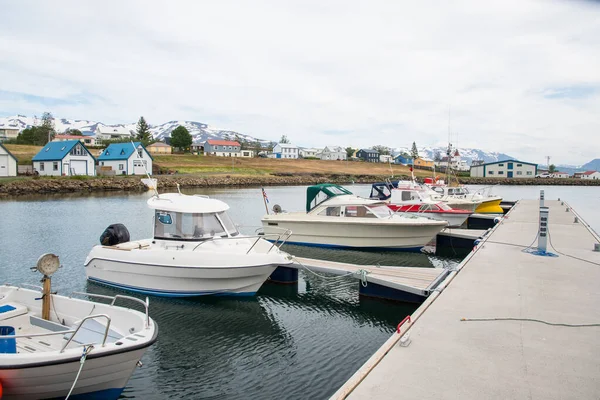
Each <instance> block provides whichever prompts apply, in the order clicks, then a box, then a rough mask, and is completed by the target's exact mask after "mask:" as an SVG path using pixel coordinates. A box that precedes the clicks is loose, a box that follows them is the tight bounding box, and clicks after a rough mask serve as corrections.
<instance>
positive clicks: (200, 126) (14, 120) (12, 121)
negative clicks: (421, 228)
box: [0, 115, 600, 174]
mask: <svg viewBox="0 0 600 400" xmlns="http://www.w3.org/2000/svg"><path fill="white" fill-rule="evenodd" d="M40 123H41V119H40V118H37V119H36V118H35V117H26V116H24V115H16V116H13V117H0V129H1V128H4V127H16V128H18V129H19V130H23V129H25V128H27V127H29V126H35V125H39V124H40ZM179 125H183V126H185V127H186V128H187V130H188V131H189V132H190V134H191V135H192V137H193V140H194V143H203V142H205V141H206V140H208V139H225V138H230V139H232V140H234V139H235V138H236V136H237V138H239V140H247V141H249V142H256V141H259V142H261V143H262V144H263V145H266V144H274V143H276V141H273V140H268V139H259V138H256V137H254V136H250V135H245V134H242V133H239V132H235V131H230V130H221V129H216V128H211V127H210V126H209V125H208V124H204V123H202V122H196V121H169V122H165V123H164V124H160V125H150V132H151V133H152V136H153V137H154V139H156V140H163V141H164V140H168V138H170V137H171V132H172V131H173V129H175V128H177V127H178V126H179ZM136 126H137V122H134V123H130V124H117V125H107V124H103V123H102V122H95V121H88V120H79V119H65V118H56V119H54V128H55V130H56V131H57V132H59V133H63V132H65V131H66V130H68V129H78V130H80V131H81V132H82V133H83V134H84V135H94V134H95V133H96V131H97V130H98V128H99V127H106V128H111V127H112V128H121V129H126V130H128V131H129V132H131V133H132V134H134V133H135V130H136ZM338 145H340V146H342V147H346V146H345V144H344V143H339V144H338ZM393 150H394V151H395V152H406V153H410V148H403V147H401V148H397V149H393ZM437 152H439V153H440V154H441V155H442V156H444V155H445V154H446V148H445V147H422V148H420V149H419V155H420V156H421V157H427V158H431V159H433V158H434V157H435V154H436V153H437ZM458 152H459V153H460V155H461V157H462V158H463V159H465V160H467V162H468V163H469V164H471V162H472V161H473V160H483V161H484V162H494V161H502V160H508V159H514V157H511V156H509V155H508V154H504V153H498V152H488V151H484V150H480V149H472V148H462V147H461V148H458ZM540 167H545V166H543V165H540ZM557 169H558V170H560V171H564V172H568V173H570V174H572V173H573V172H578V171H587V170H600V159H595V160H592V161H590V162H588V163H586V164H584V165H581V166H576V165H558V166H557Z"/></svg>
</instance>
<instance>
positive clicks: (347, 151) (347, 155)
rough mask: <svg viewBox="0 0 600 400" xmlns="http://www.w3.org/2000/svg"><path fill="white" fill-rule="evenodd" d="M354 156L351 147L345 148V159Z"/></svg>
mask: <svg viewBox="0 0 600 400" xmlns="http://www.w3.org/2000/svg"><path fill="white" fill-rule="evenodd" d="M353 154H354V149H353V148H352V147H346V157H347V158H350V157H352V155H353Z"/></svg>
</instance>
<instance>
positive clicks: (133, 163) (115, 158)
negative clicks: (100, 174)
mask: <svg viewBox="0 0 600 400" xmlns="http://www.w3.org/2000/svg"><path fill="white" fill-rule="evenodd" d="M152 161H154V158H152V156H151V155H150V153H149V152H148V150H146V148H145V147H144V145H143V144H142V143H140V142H135V143H133V144H131V143H112V144H110V145H109V146H108V147H107V148H106V149H104V151H102V153H101V154H100V155H99V156H98V164H99V166H100V167H111V169H112V171H114V172H115V174H116V175H146V171H148V174H150V175H152ZM103 169H104V168H103Z"/></svg>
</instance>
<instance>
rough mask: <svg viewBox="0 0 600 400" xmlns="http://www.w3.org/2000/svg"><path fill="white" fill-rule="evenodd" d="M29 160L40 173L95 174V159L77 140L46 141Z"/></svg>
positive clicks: (54, 174) (50, 174) (55, 174)
mask: <svg viewBox="0 0 600 400" xmlns="http://www.w3.org/2000/svg"><path fill="white" fill-rule="evenodd" d="M31 160H32V161H33V169H34V170H35V171H37V172H38V173H39V174H40V175H48V176H60V175H90V176H94V175H96V159H95V158H94V156H92V153H90V151H89V150H88V149H87V147H85V145H84V144H83V143H81V142H80V141H79V140H67V141H64V142H49V143H46V145H45V146H44V147H43V148H42V150H40V152H39V153H37V154H36V155H35V156H34V157H33V158H32V159H31Z"/></svg>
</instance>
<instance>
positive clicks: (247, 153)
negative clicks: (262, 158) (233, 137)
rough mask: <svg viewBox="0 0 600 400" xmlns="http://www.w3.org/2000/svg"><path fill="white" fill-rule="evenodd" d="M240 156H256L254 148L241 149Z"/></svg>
mask: <svg viewBox="0 0 600 400" xmlns="http://www.w3.org/2000/svg"><path fill="white" fill-rule="evenodd" d="M240 154H241V155H240V157H247V158H252V157H254V150H241V151H240Z"/></svg>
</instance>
